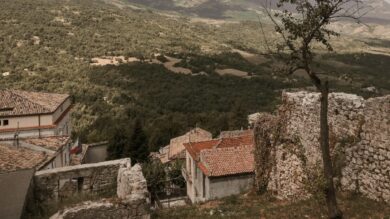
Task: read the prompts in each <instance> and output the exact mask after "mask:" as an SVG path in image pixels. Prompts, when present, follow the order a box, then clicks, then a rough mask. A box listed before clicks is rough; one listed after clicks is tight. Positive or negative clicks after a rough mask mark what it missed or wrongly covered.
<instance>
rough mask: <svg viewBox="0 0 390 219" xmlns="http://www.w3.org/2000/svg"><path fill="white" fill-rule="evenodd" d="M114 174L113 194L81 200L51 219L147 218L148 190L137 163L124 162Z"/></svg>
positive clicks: (148, 216) (148, 205)
mask: <svg viewBox="0 0 390 219" xmlns="http://www.w3.org/2000/svg"><path fill="white" fill-rule="evenodd" d="M117 175H118V177H117V197H115V198H110V199H102V200H100V201H94V202H91V201H88V202H84V203H81V204H79V205H77V206H75V207H71V208H67V209H64V210H62V211H59V212H57V213H56V214H55V215H53V216H52V217H51V219H78V218H83V219H96V218H112V219H115V218H123V219H148V218H150V214H149V207H150V203H149V192H148V190H147V183H146V180H145V178H144V176H143V174H142V169H141V166H140V165H138V164H136V165H135V166H133V167H131V166H130V163H127V164H126V165H124V166H121V167H120V169H119V171H117Z"/></svg>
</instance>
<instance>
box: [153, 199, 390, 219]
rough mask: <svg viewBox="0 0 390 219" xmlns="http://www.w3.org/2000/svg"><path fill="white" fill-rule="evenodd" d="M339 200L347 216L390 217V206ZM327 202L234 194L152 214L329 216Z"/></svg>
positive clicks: (276, 218)
mask: <svg viewBox="0 0 390 219" xmlns="http://www.w3.org/2000/svg"><path fill="white" fill-rule="evenodd" d="M338 202H339V204H340V208H341V210H342V211H343V213H344V218H389V215H390V206H389V205H386V204H385V203H380V202H376V201H372V200H369V199H367V198H364V197H361V196H357V195H352V194H339V197H338ZM326 212H327V211H326V204H325V203H322V202H320V201H317V200H314V199H309V200H305V201H299V202H294V203H289V202H285V201H276V200H271V199H269V197H268V196H257V195H252V194H248V195H242V196H231V197H227V198H225V199H222V200H220V201H210V202H206V203H202V204H196V205H191V206H185V207H178V208H174V209H164V210H161V211H157V212H155V213H154V214H153V217H152V218H275V219H279V218H327V214H326Z"/></svg>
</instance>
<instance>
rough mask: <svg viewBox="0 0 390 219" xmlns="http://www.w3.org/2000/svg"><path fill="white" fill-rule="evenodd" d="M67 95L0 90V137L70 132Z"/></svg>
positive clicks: (51, 134) (69, 107) (69, 99)
mask: <svg viewBox="0 0 390 219" xmlns="http://www.w3.org/2000/svg"><path fill="white" fill-rule="evenodd" d="M71 108H72V101H71V98H70V97H69V95H67V94H54V93H42V92H29V91H20V90H0V139H13V138H15V137H16V136H18V137H19V138H24V137H43V136H56V135H61V136H62V135H70V134H71V131H72V126H71V122H70V111H71Z"/></svg>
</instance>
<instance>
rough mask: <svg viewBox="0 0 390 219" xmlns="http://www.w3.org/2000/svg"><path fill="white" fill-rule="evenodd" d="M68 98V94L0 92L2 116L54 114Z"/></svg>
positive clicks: (0, 112)
mask: <svg viewBox="0 0 390 219" xmlns="http://www.w3.org/2000/svg"><path fill="white" fill-rule="evenodd" d="M67 98H69V95H67V94H53V93H42V92H28V91H20V90H2V91H0V116H15V115H32V114H44V113H52V112H54V111H55V110H56V109H57V108H58V107H59V106H60V105H61V104H62V103H63V102H64V101H65V100H66V99H67Z"/></svg>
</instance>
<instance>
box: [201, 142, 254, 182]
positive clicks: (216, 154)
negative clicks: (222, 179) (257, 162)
mask: <svg viewBox="0 0 390 219" xmlns="http://www.w3.org/2000/svg"><path fill="white" fill-rule="evenodd" d="M253 149H254V147H253V146H242V147H228V148H214V149H206V150H202V151H201V152H200V160H201V161H200V162H199V163H198V166H199V168H200V169H201V170H202V172H203V173H204V174H205V175H207V176H226V175H234V174H241V173H252V172H253V171H254V155H253Z"/></svg>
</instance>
